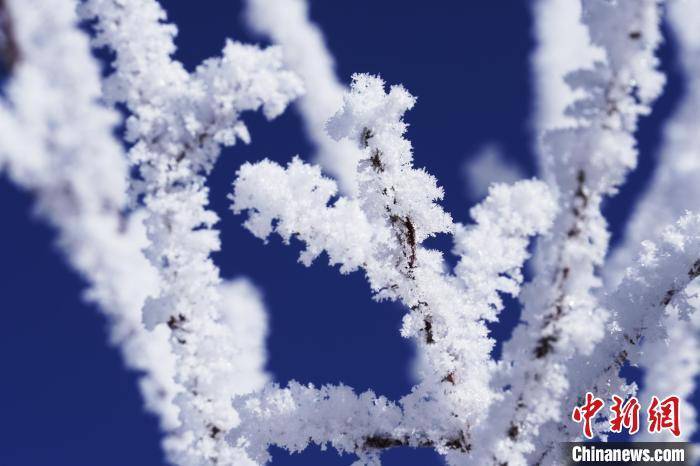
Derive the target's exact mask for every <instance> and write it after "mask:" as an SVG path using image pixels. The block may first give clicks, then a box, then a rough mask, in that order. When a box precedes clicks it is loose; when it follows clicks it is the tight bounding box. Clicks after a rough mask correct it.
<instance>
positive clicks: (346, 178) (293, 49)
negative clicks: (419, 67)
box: [245, 0, 360, 195]
mask: <svg viewBox="0 0 700 466" xmlns="http://www.w3.org/2000/svg"><path fill="white" fill-rule="evenodd" d="M246 6H247V8H246V15H245V17H246V20H247V22H248V24H249V25H250V26H251V27H252V28H253V29H254V30H255V31H257V32H259V33H261V34H264V35H266V36H268V37H269V38H270V39H271V40H272V41H273V42H274V43H275V44H277V45H279V46H280V47H282V50H283V52H284V61H285V63H286V64H287V65H288V66H289V67H290V69H292V70H294V72H296V73H297V74H298V75H299V76H300V77H301V79H302V80H303V81H304V86H305V88H306V92H305V93H304V95H303V96H302V97H301V98H300V99H299V100H298V101H297V103H298V106H299V111H300V113H301V117H302V118H303V120H304V126H305V129H306V134H307V135H308V137H309V139H310V140H311V141H312V142H313V143H314V144H315V145H316V158H317V160H318V162H319V163H320V164H321V166H322V167H323V169H324V170H326V171H327V172H328V173H330V174H331V175H333V176H334V177H335V178H336V179H337V180H338V183H339V185H340V188H341V190H342V192H343V193H344V194H348V195H354V194H356V193H355V191H354V190H355V189H356V187H357V186H356V183H355V167H356V165H357V160H358V159H359V157H360V153H359V151H358V149H357V147H356V146H355V145H354V144H353V143H352V142H350V141H339V142H334V141H333V140H332V139H331V138H330V137H329V136H328V134H327V133H326V131H325V129H324V126H325V124H326V121H327V120H328V119H329V118H330V117H331V116H333V114H334V113H335V112H336V110H338V108H339V107H340V105H341V104H342V102H343V94H344V93H345V91H346V86H345V85H344V84H342V83H341V82H340V81H339V80H338V78H337V77H336V73H335V60H334V59H333V56H332V55H331V52H330V50H328V47H327V45H326V43H325V41H324V37H323V33H322V31H321V29H320V28H319V27H318V26H317V25H316V24H314V23H313V22H312V21H311V19H310V18H309V4H308V3H307V2H306V0H247V1H246Z"/></svg>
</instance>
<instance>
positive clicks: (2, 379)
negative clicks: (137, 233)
mask: <svg viewBox="0 0 700 466" xmlns="http://www.w3.org/2000/svg"><path fill="white" fill-rule="evenodd" d="M164 3H165V6H166V8H167V9H168V11H169V14H170V18H171V19H172V20H174V22H175V23H176V24H178V26H179V28H180V35H179V37H178V40H177V43H178V46H179V48H180V49H179V52H178V58H179V59H181V60H183V61H184V63H185V64H186V65H187V66H188V67H190V68H192V67H194V66H195V65H196V64H197V63H199V61H201V60H202V59H204V58H206V57H209V56H212V55H216V54H218V52H219V51H220V49H221V46H222V45H223V41H224V39H225V38H226V37H232V38H235V39H238V40H242V41H247V42H249V41H257V42H260V39H259V38H256V37H254V36H251V35H250V33H249V31H247V30H246V28H245V26H244V25H243V23H242V22H241V20H240V13H241V10H240V9H241V3H240V1H224V0H217V1H214V0H201V1H198V2H196V3H195V2H186V1H182V0H178V1H176V0H169V1H165V2H164ZM426 5H427V4H426V3H424V2H407V1H405V0H404V1H401V0H383V1H376V0H374V1H373V0H354V1H352V2H350V1H321V0H316V1H313V2H312V9H311V12H312V16H313V18H314V20H316V21H317V22H318V23H319V24H320V25H321V27H322V28H323V30H324V32H325V34H326V37H327V39H328V42H329V46H330V49H331V50H332V52H333V54H334V55H335V57H336V59H337V64H338V72H339V75H340V77H341V78H342V79H343V80H344V81H348V80H349V77H350V75H351V74H352V73H353V72H371V73H379V74H381V75H382V76H383V77H384V78H385V79H386V80H387V81H388V82H389V83H403V84H404V85H405V86H406V87H407V88H408V89H409V90H410V91H411V92H412V93H413V94H415V95H417V96H418V104H417V106H416V107H415V108H414V110H412V111H411V112H410V113H409V114H408V116H407V120H408V122H409V123H410V124H411V126H410V129H409V133H408V137H409V138H410V139H411V140H412V142H413V145H414V148H415V158H416V163H417V165H418V166H424V167H426V168H427V169H428V171H429V172H431V173H432V174H434V175H435V176H436V177H437V178H438V180H439V183H440V184H441V185H442V186H444V188H445V191H446V200H445V203H444V204H445V206H446V208H447V210H448V211H450V212H451V213H452V214H453V216H454V217H455V219H456V220H459V221H466V220H467V216H468V209H469V207H470V205H471V202H472V201H473V200H470V199H467V197H466V195H465V191H466V190H465V186H464V179H463V177H462V172H461V165H462V163H463V162H464V160H465V159H466V158H467V157H469V155H470V154H473V152H474V151H475V150H476V149H477V148H478V147H480V146H481V145H483V144H484V143H490V142H496V143H498V144H499V145H500V146H501V147H502V148H503V149H504V152H505V153H506V154H507V155H508V157H509V158H510V160H511V161H512V163H514V164H517V165H519V166H520V167H521V168H522V169H523V170H524V171H525V172H526V173H528V174H530V175H532V174H534V163H533V160H534V157H533V154H532V149H531V148H532V134H531V133H530V130H529V121H530V120H529V119H530V117H531V109H532V91H531V78H530V69H529V55H530V53H531V50H532V47H533V37H532V31H531V29H532V28H531V26H532V24H531V22H532V18H531V15H530V12H529V10H528V2H527V1H525V0H518V1H504V0H501V1H494V0H472V1H468V2H454V1H448V0H436V1H433V2H431V3H430V4H429V5H430V6H429V7H428V6H426ZM662 58H663V68H664V69H665V70H666V71H668V72H669V73H670V74H669V84H668V86H667V88H666V92H665V93H664V95H663V96H662V97H661V99H660V100H659V101H658V102H657V104H656V105H655V113H654V115H653V116H652V117H648V118H646V119H644V120H643V121H642V124H641V129H640V135H639V140H640V145H641V162H640V168H639V169H638V170H637V171H636V172H635V174H634V175H633V176H632V180H631V183H630V184H629V185H628V186H627V187H626V188H624V189H623V191H622V193H621V194H620V195H619V196H618V198H617V199H616V200H615V201H613V202H611V203H610V204H609V205H608V206H606V211H607V212H608V214H609V220H610V221H611V223H612V226H613V229H614V233H615V237H614V238H615V240H617V239H618V238H619V233H620V225H621V224H622V223H623V222H624V220H625V219H626V218H627V215H628V213H629V209H630V208H631V206H632V205H633V202H634V199H635V198H636V196H637V195H638V193H639V192H640V190H641V189H642V188H643V186H644V184H645V182H646V181H647V180H648V177H649V173H650V171H651V169H652V168H653V166H654V156H655V149H656V147H657V145H658V142H659V135H660V129H661V127H662V126H661V124H662V122H663V121H664V119H665V118H666V117H667V116H668V115H669V114H670V113H671V112H672V111H673V109H674V108H675V105H676V104H677V102H678V98H679V96H680V94H681V92H682V82H681V81H680V79H679V78H678V76H677V75H676V74H675V73H674V49H673V44H672V43H671V44H669V43H667V44H666V45H664V47H663V50H662ZM247 121H248V122H249V125H250V129H251V132H252V136H253V144H252V145H250V146H248V147H243V146H238V147H235V148H233V149H230V150H227V151H226V152H225V153H224V154H223V156H222V158H221V160H220V162H219V163H218V165H217V166H216V169H215V172H214V174H213V175H212V180H211V181H212V184H211V188H212V189H211V202H212V206H213V207H214V208H215V209H216V211H217V212H218V213H219V215H220V216H221V217H222V222H221V224H220V226H221V227H222V229H223V233H222V240H223V251H222V252H221V253H218V254H216V256H215V260H216V262H217V264H218V265H219V266H220V267H221V270H222V275H223V276H224V277H226V278H231V277H236V276H240V275H247V276H248V277H250V278H252V280H253V281H254V282H255V283H256V284H257V285H258V286H259V287H260V288H261V289H262V291H263V292H264V295H265V301H266V304H267V307H268V309H269V312H270V315H271V317H270V324H271V327H270V335H269V339H268V348H269V363H268V368H269V370H270V371H271V372H272V374H274V377H275V378H276V380H277V381H279V382H281V383H284V382H287V381H289V380H290V379H296V380H299V381H301V382H313V383H314V384H317V385H318V384H325V383H332V384H336V383H338V382H341V381H342V382H343V383H345V384H347V385H350V386H352V387H354V388H356V389H357V390H360V391H362V390H366V389H369V388H372V389H373V390H375V391H376V392H377V393H380V394H383V395H386V396H388V397H389V398H393V399H396V398H399V397H400V396H401V395H403V394H405V393H406V392H407V391H408V390H409V389H410V387H411V378H410V372H409V370H410V361H411V358H412V352H413V349H412V347H411V344H410V343H409V342H408V341H406V340H404V339H402V338H401V337H400V336H399V333H398V329H399V325H400V320H401V316H402V315H403V312H404V311H403V309H401V308H400V307H399V306H397V305H393V304H377V303H374V302H372V301H371V299H370V293H369V290H368V286H367V284H366V282H365V280H364V278H363V277H362V276H361V275H360V274H359V273H355V274H352V275H350V276H341V275H340V274H339V273H338V272H337V271H336V270H333V269H330V268H329V267H328V266H327V264H326V263H325V259H322V260H319V261H318V262H317V263H316V264H314V265H313V266H312V267H310V268H305V267H303V266H302V265H300V264H298V263H297V261H296V259H297V253H298V250H299V247H298V245H293V246H292V247H288V246H285V245H282V244H281V243H280V241H278V240H277V239H275V240H273V241H271V243H270V244H269V245H267V246H265V245H263V243H262V242H261V241H259V240H257V239H255V238H253V237H252V236H251V235H250V234H249V233H247V232H246V231H245V230H244V229H243V228H242V227H241V221H242V219H241V218H240V217H234V216H232V215H231V214H230V212H229V211H228V210H227V208H228V200H227V199H226V195H227V194H228V192H229V190H230V185H231V182H232V181H233V178H234V174H235V171H236V169H237V167H238V166H239V165H240V164H241V163H242V162H243V161H246V160H259V159H261V158H263V157H269V158H272V159H275V160H278V161H280V162H286V161H287V160H289V159H290V158H291V157H292V156H293V155H295V154H299V155H300V156H302V157H303V158H306V159H308V158H309V155H310V154H311V152H312V149H311V146H310V145H309V142H308V141H307V140H306V139H305V138H304V135H303V132H302V130H301V122H300V119H299V117H298V114H297V113H296V110H295V109H292V110H291V111H288V112H287V113H286V114H285V115H284V116H282V117H281V118H279V119H278V120H276V121H274V122H273V123H267V122H265V121H264V119H263V118H262V117H261V116H260V115H247ZM0 137H1V136H0ZM0 199H2V201H1V202H2V206H3V219H4V220H3V221H2V233H0V234H1V235H2V236H1V238H2V241H0V297H1V302H2V317H1V318H0V322H1V325H0V328H1V329H2V332H1V333H0V335H2V336H1V337H0V374H2V375H1V376H0V466H49V465H50V466H126V465H133V466H158V465H163V464H164V461H163V459H162V453H161V450H160V447H159V439H160V436H159V432H158V428H157V423H156V421H155V419H154V418H153V417H151V416H150V415H148V414H145V413H144V412H143V410H142V407H141V400H140V396H139V394H138V390H137V388H136V374H134V373H131V372H126V371H125V370H124V369H123V367H122V362H121V360H120V357H119V354H118V352H117V350H115V349H114V348H111V347H109V346H108V345H107V343H106V337H105V335H106V333H105V322H104V319H103V318H102V317H101V316H100V314H99V313H98V312H97V310H96V309H94V308H93V307H92V306H87V305H85V304H84V303H83V302H82V301H81V298H80V295H81V292H82V291H83V290H84V282H83V281H82V279H81V278H80V277H78V276H77V275H76V274H75V273H74V272H73V271H72V270H70V269H69V268H68V267H67V266H66V265H65V263H64V260H63V258H62V257H61V254H60V252H58V251H57V249H56V247H55V246H54V239H55V234H54V232H53V231H52V230H51V229H50V228H48V227H47V226H46V225H45V224H44V223H43V222H41V221H37V220H35V219H34V218H33V217H32V215H31V214H30V211H31V206H32V199H31V195H29V194H27V193H24V192H20V191H18V190H17V189H15V188H14V187H13V186H11V185H10V184H9V183H8V182H7V180H6V179H5V178H0ZM436 244H437V245H438V246H441V247H448V246H449V245H448V243H447V242H446V241H441V240H438V241H436ZM518 313H519V311H518V310H517V307H516V306H513V305H512V303H511V305H510V306H509V308H508V310H507V313H506V315H505V318H504V324H502V325H499V326H497V327H496V328H494V332H495V335H496V336H497V337H498V338H499V339H503V338H504V337H505V336H507V335H509V332H510V329H511V327H512V325H513V323H514V322H517V320H518ZM273 454H274V457H275V462H274V464H275V465H304V466H309V465H336V464H337V465H347V464H349V463H351V458H350V457H344V458H338V456H337V454H336V453H335V452H334V451H331V452H320V451H319V450H318V449H313V448H312V449H310V450H309V451H307V452H305V453H304V454H302V455H294V456H291V457H290V456H288V455H287V454H285V453H284V452H282V451H281V450H275V451H274V452H273ZM384 460H385V461H384V464H385V465H388V466H390V465H403V466H411V465H421V466H429V465H438V464H441V461H440V460H439V458H438V456H437V455H436V454H434V453H432V452H429V451H419V452H417V451H412V450H404V449H400V450H395V451H391V452H388V453H386V454H385V455H384Z"/></svg>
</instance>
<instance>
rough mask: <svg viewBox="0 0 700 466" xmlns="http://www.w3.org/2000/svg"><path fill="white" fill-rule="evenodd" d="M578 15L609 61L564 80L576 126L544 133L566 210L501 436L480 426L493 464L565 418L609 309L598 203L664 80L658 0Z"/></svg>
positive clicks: (545, 259) (525, 336)
mask: <svg viewBox="0 0 700 466" xmlns="http://www.w3.org/2000/svg"><path fill="white" fill-rule="evenodd" d="M582 12H583V24H584V25H585V26H586V27H587V28H588V32H589V34H590V37H591V40H592V41H593V44H594V45H596V46H598V47H601V48H602V49H603V50H604V52H605V58H606V60H605V61H604V62H598V63H596V65H595V67H594V68H593V69H592V70H591V69H585V67H586V66H587V64H586V63H585V62H584V61H585V60H584V61H582V63H581V68H584V69H581V70H579V71H576V72H575V73H572V74H570V75H569V76H568V78H567V80H568V83H569V85H570V86H571V87H572V89H579V90H582V91H583V92H584V93H585V96H584V97H583V98H581V99H578V100H577V101H576V102H574V103H573V104H572V105H571V106H570V107H569V109H568V114H569V115H570V116H572V117H574V118H575V119H576V120H577V121H579V126H577V127H572V128H563V129H554V130H550V131H548V132H546V133H545V134H544V136H543V144H542V167H543V170H544V172H545V178H546V179H547V180H548V181H549V182H550V184H551V185H552V186H553V188H556V190H557V191H558V203H559V205H560V207H561V211H560V213H559V215H558V217H557V219H556V220H555V224H554V229H553V234H552V235H551V236H550V237H547V238H545V239H543V240H542V241H540V242H539V244H538V254H537V257H536V268H537V273H538V275H537V278H536V279H535V281H534V282H533V284H532V285H531V286H530V287H528V289H527V290H526V291H525V292H524V293H523V303H524V310H523V320H524V321H526V322H527V326H521V327H520V328H518V329H516V332H515V334H514V337H513V339H512V341H511V342H509V344H507V345H506V346H505V349H504V360H505V361H506V363H507V364H506V365H504V366H503V367H504V369H505V371H504V374H505V375H504V382H503V384H504V385H506V384H507V385H510V386H511V388H510V389H509V390H508V392H507V394H506V397H507V398H506V402H504V403H500V404H499V405H498V406H497V407H496V412H493V413H492V414H491V416H493V417H495V418H496V419H505V420H506V421H504V422H502V423H500V425H498V426H497V427H495V428H496V429H497V431H498V430H500V433H498V434H496V435H495V436H494V433H493V430H492V429H491V428H490V429H484V431H483V433H482V435H483V436H484V441H483V442H479V444H480V445H491V446H490V447H489V448H490V450H491V453H490V455H491V458H492V459H491V461H493V462H495V463H503V462H505V463H507V464H508V465H509V466H515V465H524V464H526V455H527V454H530V453H533V452H535V449H536V447H537V446H536V445H535V443H534V442H535V441H536V439H537V438H538V436H539V433H540V427H541V426H542V425H543V424H545V423H546V422H548V421H557V420H558V419H560V418H561V416H562V414H561V411H562V405H561V403H562V401H563V398H564V397H565V396H566V393H567V390H568V387H569V381H568V380H567V378H568V376H569V375H568V367H569V361H570V360H571V358H572V357H573V356H574V355H576V354H583V355H587V354H590V352H591V351H592V350H593V349H594V348H595V347H596V345H597V344H598V342H599V341H600V340H601V339H602V338H603V337H604V323H605V320H606V318H607V311H606V310H605V309H603V308H601V307H600V306H599V305H598V303H597V299H596V296H595V294H594V290H595V289H596V288H598V287H599V286H600V279H599V277H598V276H597V273H596V268H597V267H599V266H601V265H602V263H603V259H604V257H605V254H606V252H607V247H608V232H607V225H606V222H605V220H604V218H603V217H602V215H601V210H600V206H601V203H602V201H603V199H604V198H605V196H608V195H611V194H614V193H615V192H616V190H617V187H618V185H619V184H620V183H621V182H622V181H623V180H624V177H625V176H626V174H627V172H628V171H629V170H630V169H632V168H633V167H634V166H635V164H636V156H637V151H636V148H635V141H634V138H633V133H634V131H635V129H636V127H637V120H638V118H639V116H640V115H643V114H646V113H648V112H649V110H650V108H649V105H650V103H651V102H652V101H653V99H654V98H655V97H656V96H657V95H658V94H659V93H660V91H661V88H662V85H663V82H664V79H663V75H661V74H660V73H659V72H658V71H656V69H655V68H656V66H657V63H658V60H657V59H656V57H655V56H654V51H655V49H656V47H657V45H658V43H659V40H660V32H659V22H660V20H659V7H658V2H657V1H655V0H648V1H637V0H626V1H619V2H616V3H610V2H607V1H603V0H584V1H582ZM528 348H529V349H528ZM545 380H546V383H543V381H545ZM497 424H499V423H497ZM543 441H544V442H546V440H543ZM484 454H485V455H487V456H488V455H489V453H484ZM534 455H535V456H534V457H535V458H536V457H537V456H538V455H539V453H534Z"/></svg>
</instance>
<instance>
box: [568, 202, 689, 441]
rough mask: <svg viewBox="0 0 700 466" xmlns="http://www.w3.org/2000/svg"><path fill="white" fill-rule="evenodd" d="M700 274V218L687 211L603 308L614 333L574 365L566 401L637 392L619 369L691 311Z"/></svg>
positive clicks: (648, 245) (649, 245) (651, 245)
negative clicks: (585, 394)
mask: <svg viewBox="0 0 700 466" xmlns="http://www.w3.org/2000/svg"><path fill="white" fill-rule="evenodd" d="M698 276H700V215H698V214H695V213H687V214H686V215H684V216H683V217H682V218H681V219H680V220H678V221H677V222H676V223H675V224H673V225H671V226H669V227H667V228H666V229H665V230H664V231H663V233H662V234H661V235H660V236H659V238H657V239H655V240H654V241H653V242H652V241H645V242H644V244H643V251H642V253H641V254H640V256H639V257H638V260H637V263H636V264H635V265H634V266H631V267H629V268H628V269H627V271H626V273H625V276H624V278H623V279H622V282H621V283H620V285H619V286H618V287H617V289H616V290H615V291H614V292H613V293H612V294H610V295H609V296H607V297H606V298H605V299H604V301H603V303H602V304H603V305H604V306H605V308H606V309H608V310H609V311H610V315H611V318H610V323H609V325H608V331H609V333H610V335H609V337H608V338H606V339H605V340H603V341H601V342H600V343H599V344H598V345H597V346H596V349H595V351H594V352H593V353H592V354H591V355H590V357H587V358H585V360H584V358H583V357H582V356H579V357H577V358H576V359H575V361H574V362H573V363H572V365H573V364H576V367H578V368H579V370H578V371H577V373H576V375H575V377H573V378H572V380H571V383H572V387H577V389H576V390H573V389H572V390H570V393H569V395H568V396H569V400H568V401H569V402H570V403H576V401H577V398H578V397H580V392H585V391H587V390H589V391H593V392H594V393H596V394H597V396H599V397H604V398H608V399H609V398H610V397H611V396H612V395H613V394H615V393H624V392H630V393H633V392H634V389H635V387H634V386H628V385H627V383H626V381H625V380H624V379H623V378H622V377H621V376H620V375H619V370H620V368H621V367H622V365H623V364H625V363H626V362H628V361H629V362H630V363H631V364H636V363H637V362H638V361H639V359H640V357H642V356H643V355H644V353H645V352H646V351H648V350H651V349H652V347H651V345H653V344H654V343H655V342H659V341H661V340H663V339H664V338H666V337H667V329H666V328H665V323H666V321H667V320H668V319H669V318H670V317H671V316H672V315H673V314H675V315H676V318H678V314H679V313H680V314H681V315H682V314H683V311H684V310H689V307H688V301H689V300H693V301H695V300H696V299H697V296H696V295H695V294H694V293H695V292H696V291H697V289H696V287H693V288H694V290H691V289H689V287H688V286H689V285H690V284H691V282H693V280H695V279H696V278H697V277H698ZM696 283H697V282H696ZM686 319H687V316H686ZM686 325H687V323H686ZM673 328H674V327H671V331H673ZM688 343H690V344H692V340H690V341H689V342H688ZM674 354H676V357H677V359H676V361H682V357H683V354H682V353H674ZM667 369H668V368H667ZM571 406H573V404H572V405H571ZM562 427H563V428H564V431H563V432H562V434H561V435H564V436H567V434H568V437H569V438H573V437H575V436H574V435H572V434H570V429H571V428H572V426H570V425H567V426H562ZM607 428H609V427H608V426H607V424H603V423H601V424H600V425H598V434H599V435H601V436H604V435H605V432H606V430H607Z"/></svg>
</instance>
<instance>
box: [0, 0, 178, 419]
mask: <svg viewBox="0 0 700 466" xmlns="http://www.w3.org/2000/svg"><path fill="white" fill-rule="evenodd" d="M0 6H1V8H2V21H3V24H4V26H3V33H4V34H5V48H7V47H8V44H10V43H11V44H13V45H12V46H11V47H12V48H13V51H12V52H11V53H10V52H7V51H6V52H5V56H6V57H7V56H8V55H7V54H8V53H10V56H11V57H12V60H9V61H7V60H6V64H8V65H9V66H10V70H9V71H10V76H9V79H8V81H7V83H6V84H5V88H4V95H5V97H4V98H2V100H0V133H2V135H3V136H2V138H0V168H2V169H3V171H5V172H6V173H7V175H8V176H9V177H10V179H11V180H12V181H14V182H15V183H16V184H17V185H19V186H21V187H23V188H25V189H27V190H30V191H31V192H32V193H33V194H34V195H35V196H36V205H37V211H38V213H39V214H40V215H41V216H42V217H43V218H45V219H46V220H48V221H49V222H50V223H51V224H52V225H53V226H54V227H55V228H56V230H57V232H58V242H59V245H60V247H61V249H62V250H63V251H64V252H65V254H66V257H67V259H68V261H69V262H70V263H71V265H72V266H73V267H74V268H75V269H76V270H78V271H79V272H80V273H81V274H82V275H83V276H84V277H85V279H86V280H87V282H88V283H89V289H88V291H87V293H86V297H87V298H88V299H89V300H90V301H92V302H95V303H96V304H98V305H99V307H100V309H101V310H102V312H104V314H105V315H106V316H107V318H108V320H109V325H110V335H111V339H112V342H113V343H114V344H116V345H119V347H120V348H121V350H122V353H123V355H124V359H125V361H126V364H127V365H128V366H129V367H131V368H133V369H137V370H139V371H143V373H144V375H143V377H142V379H141V381H140V383H141V388H142V392H143V394H144V397H145V399H146V405H147V406H148V408H149V409H151V410H152V411H154V412H155V413H157V414H158V415H159V416H160V418H161V424H162V425H163V426H164V427H168V426H172V425H174V424H175V423H176V418H177V410H176V409H175V408H174V406H173V405H172V398H173V396H174V393H175V385H174V382H173V376H174V372H175V361H174V358H172V357H171V355H170V352H169V347H168V343H167V334H168V332H167V329H166V328H164V327H157V328H154V329H152V330H146V329H145V328H144V326H143V323H142V318H141V309H142V307H143V304H144V301H145V300H146V298H147V297H149V296H153V295H155V294H157V292H158V285H159V284H158V279H157V278H158V277H157V274H156V271H155V270H154V269H153V268H152V267H151V265H150V264H149V263H148V261H147V260H146V258H145V257H144V256H143V253H142V252H141V249H142V248H143V247H144V246H145V245H146V239H145V234H144V231H143V225H142V224H141V222H142V217H143V216H142V214H141V213H140V212H136V213H133V214H130V213H129V212H128V210H127V183H128V181H127V179H128V166H127V163H126V158H125V155H124V153H123V151H122V149H121V146H120V144H119V143H118V142H117V140H116V139H115V138H114V136H113V134H112V131H113V127H114V126H115V125H116V124H117V122H118V115H117V114H116V113H115V112H113V111H111V110H109V109H107V108H105V107H104V106H102V105H101V104H100V103H99V100H100V92H101V90H100V71H99V68H98V66H97V63H96V62H95V60H94V59H93V58H92V56H91V55H90V47H89V40H88V37H87V36H86V35H85V33H84V32H82V31H81V30H80V29H79V28H78V26H77V18H76V15H75V11H74V10H75V3H74V2H72V1H70V0H8V1H6V2H3V3H2V5H0ZM10 25H11V26H10ZM9 31H11V34H12V37H8V36H7V34H9V33H10V32H9ZM46 37H50V38H51V40H46V39H45V38H46ZM65 57H70V58H71V60H70V62H68V61H66V60H65Z"/></svg>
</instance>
